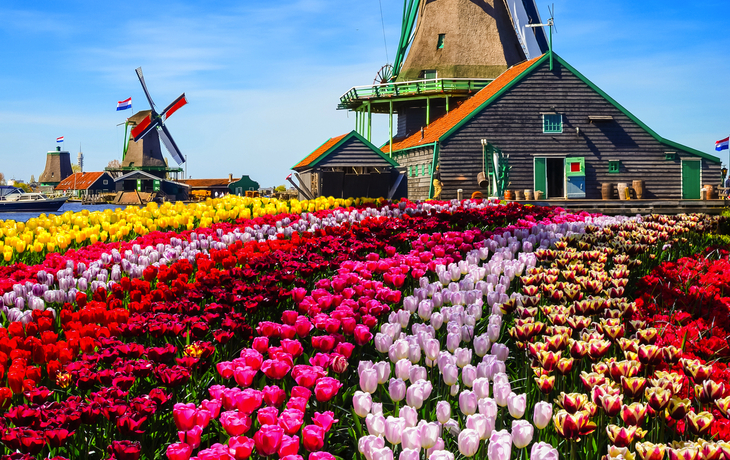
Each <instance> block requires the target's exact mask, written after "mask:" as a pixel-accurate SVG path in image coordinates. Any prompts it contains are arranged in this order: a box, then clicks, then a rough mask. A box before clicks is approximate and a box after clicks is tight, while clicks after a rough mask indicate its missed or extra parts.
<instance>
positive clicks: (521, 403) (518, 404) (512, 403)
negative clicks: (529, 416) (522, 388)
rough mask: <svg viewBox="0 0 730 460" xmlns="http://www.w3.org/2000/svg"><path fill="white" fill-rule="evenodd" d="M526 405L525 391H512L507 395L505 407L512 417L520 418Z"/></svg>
mask: <svg viewBox="0 0 730 460" xmlns="http://www.w3.org/2000/svg"><path fill="white" fill-rule="evenodd" d="M526 407H527V395H526V394H525V393H522V394H520V395H516V394H515V393H514V392H512V393H510V394H509V396H507V408H508V409H509V414H510V415H511V416H512V417H513V418H522V416H523V415H525V409H526Z"/></svg>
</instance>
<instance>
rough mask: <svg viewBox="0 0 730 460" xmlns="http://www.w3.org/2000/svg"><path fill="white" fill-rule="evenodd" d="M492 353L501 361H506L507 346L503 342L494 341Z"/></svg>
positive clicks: (507, 354)
mask: <svg viewBox="0 0 730 460" xmlns="http://www.w3.org/2000/svg"><path fill="white" fill-rule="evenodd" d="M492 354H493V355H494V356H496V357H497V359H498V360H500V361H502V362H504V361H507V358H508V357H509V348H508V347H507V345H505V344H502V343H495V344H494V345H492Z"/></svg>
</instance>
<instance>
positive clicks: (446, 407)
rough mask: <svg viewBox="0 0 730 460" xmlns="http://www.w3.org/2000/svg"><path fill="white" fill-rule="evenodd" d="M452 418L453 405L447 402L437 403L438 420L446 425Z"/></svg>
mask: <svg viewBox="0 0 730 460" xmlns="http://www.w3.org/2000/svg"><path fill="white" fill-rule="evenodd" d="M450 418H451V404H449V403H448V402H446V401H439V402H438V403H436V419H437V420H438V421H439V422H441V424H444V423H446V422H448V421H449V419H450Z"/></svg>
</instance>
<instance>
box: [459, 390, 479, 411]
mask: <svg viewBox="0 0 730 460" xmlns="http://www.w3.org/2000/svg"><path fill="white" fill-rule="evenodd" d="M459 409H460V410H461V413H463V414H464V415H471V414H474V413H476V411H477V395H476V393H474V392H472V391H469V390H464V391H462V392H461V394H460V395H459Z"/></svg>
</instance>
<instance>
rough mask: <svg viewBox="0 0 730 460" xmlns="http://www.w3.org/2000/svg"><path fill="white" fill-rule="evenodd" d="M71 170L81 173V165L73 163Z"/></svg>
mask: <svg viewBox="0 0 730 460" xmlns="http://www.w3.org/2000/svg"><path fill="white" fill-rule="evenodd" d="M71 171H73V172H74V173H80V172H81V166H79V165H77V164H72V165H71Z"/></svg>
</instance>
